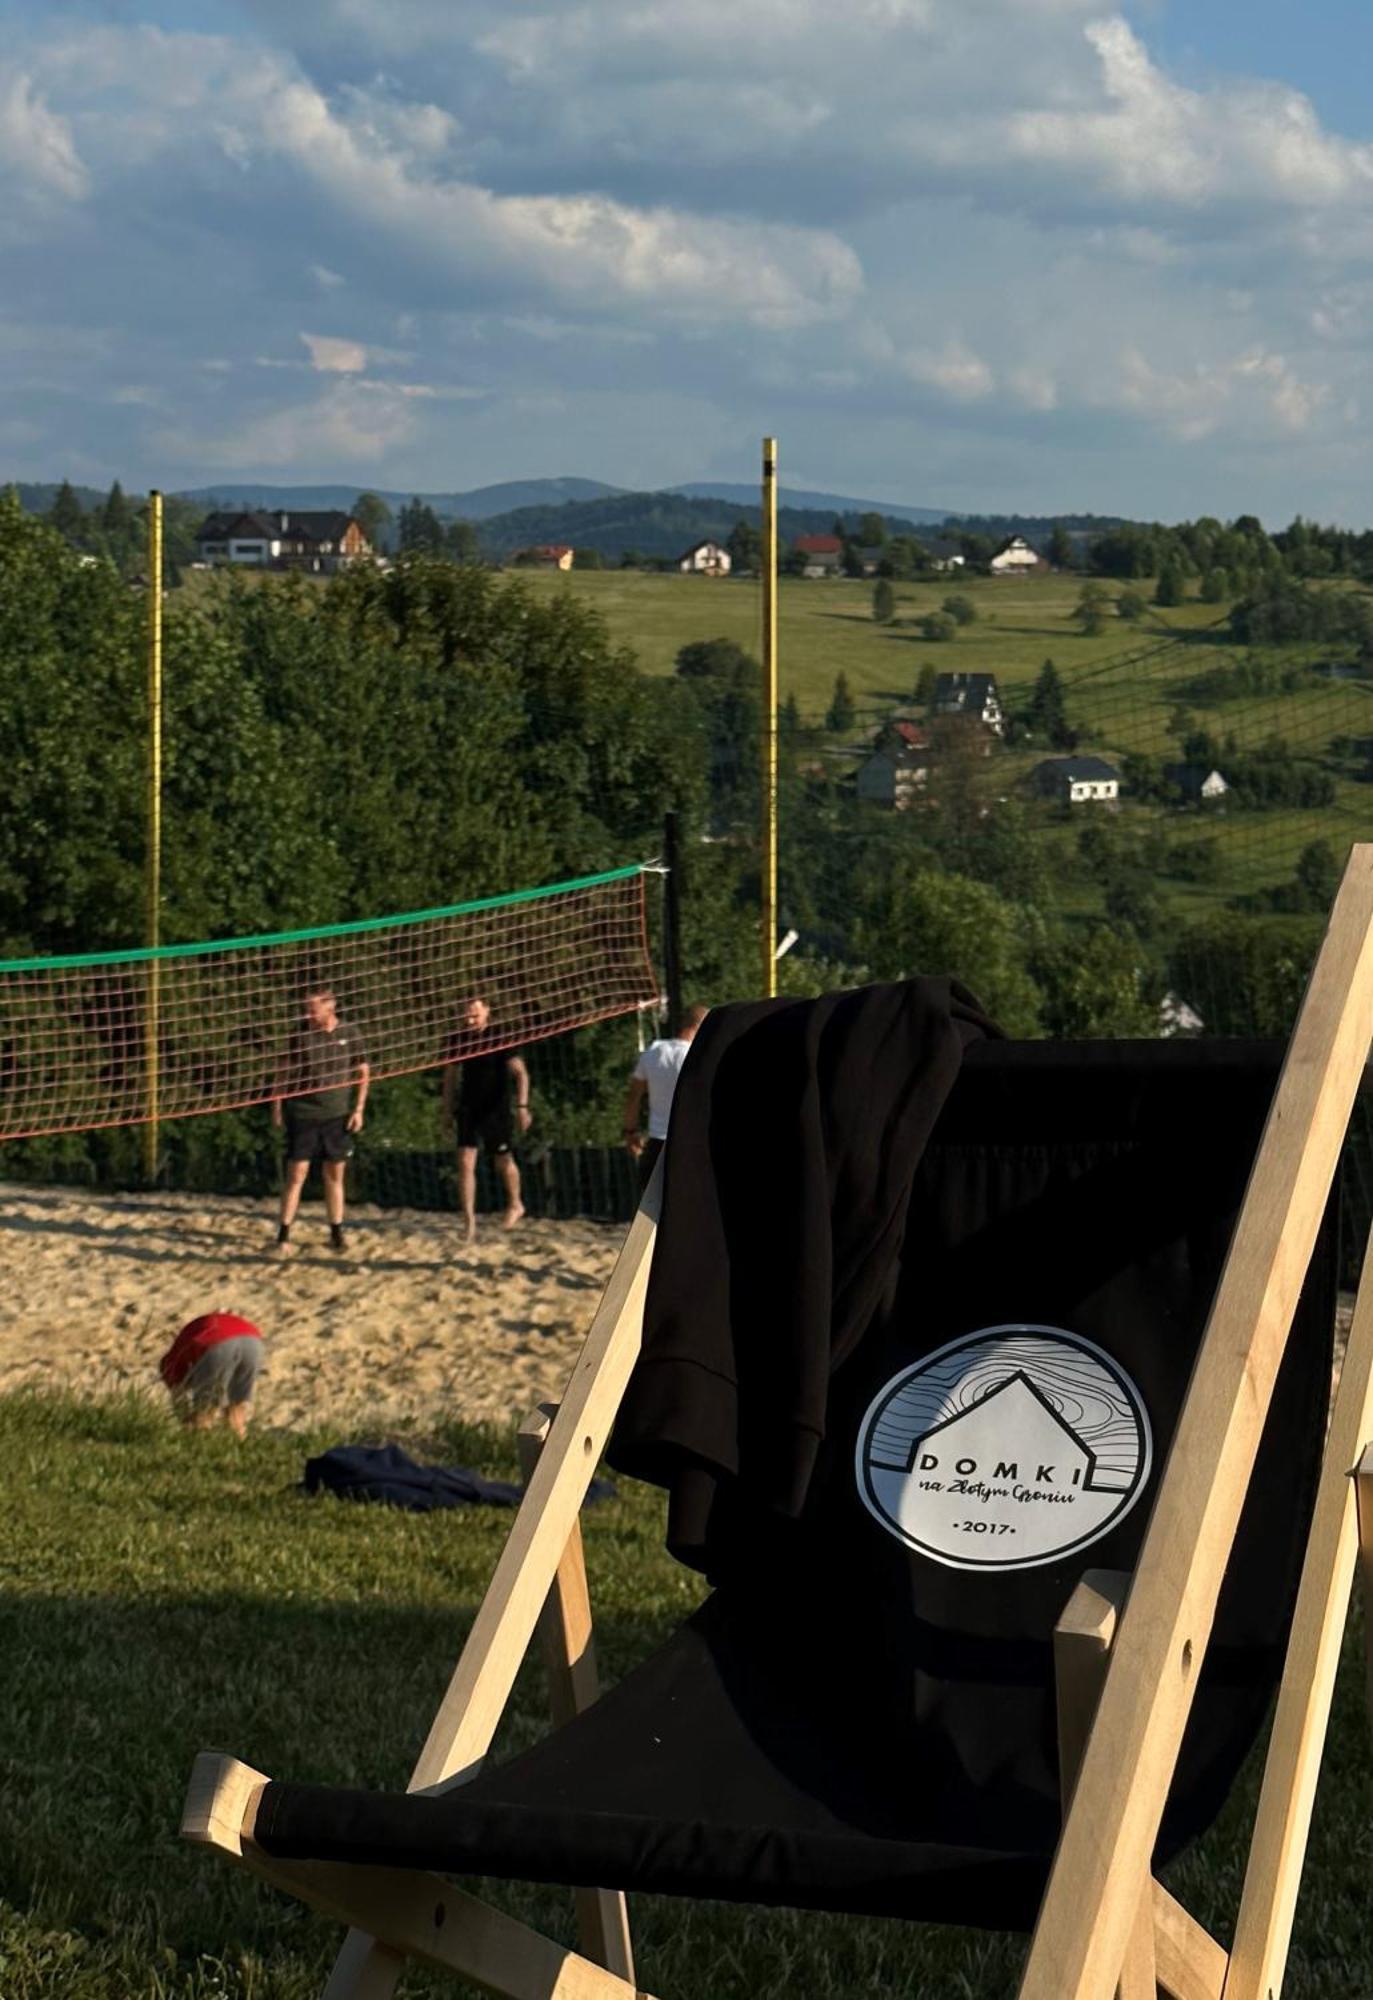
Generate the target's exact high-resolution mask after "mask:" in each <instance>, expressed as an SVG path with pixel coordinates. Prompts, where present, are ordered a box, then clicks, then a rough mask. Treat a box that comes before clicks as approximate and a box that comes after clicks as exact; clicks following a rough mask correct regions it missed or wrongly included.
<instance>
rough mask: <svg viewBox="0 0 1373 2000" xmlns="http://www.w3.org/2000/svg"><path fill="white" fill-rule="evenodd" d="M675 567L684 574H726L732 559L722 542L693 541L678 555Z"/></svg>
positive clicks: (731, 566)
mask: <svg viewBox="0 0 1373 2000" xmlns="http://www.w3.org/2000/svg"><path fill="white" fill-rule="evenodd" d="M677 567H678V569H679V570H680V571H681V572H682V574H683V575H684V576H728V575H729V573H730V571H731V570H732V569H733V567H734V561H733V558H732V557H731V555H730V552H729V550H728V549H727V548H726V547H725V546H724V544H723V543H722V542H693V543H692V545H691V547H690V548H689V549H685V550H683V552H682V554H681V555H679V556H678V558H677Z"/></svg>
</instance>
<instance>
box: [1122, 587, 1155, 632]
mask: <svg viewBox="0 0 1373 2000" xmlns="http://www.w3.org/2000/svg"><path fill="white" fill-rule="evenodd" d="M1148 608H1149V607H1148V606H1147V605H1146V603H1145V601H1144V593H1143V591H1140V590H1122V591H1121V593H1120V595H1119V597H1118V598H1117V599H1116V616H1117V618H1123V619H1125V621H1126V622H1127V624H1130V625H1134V624H1137V623H1138V622H1139V620H1140V619H1141V618H1142V617H1143V616H1144V614H1145V612H1146V611H1147V610H1148Z"/></svg>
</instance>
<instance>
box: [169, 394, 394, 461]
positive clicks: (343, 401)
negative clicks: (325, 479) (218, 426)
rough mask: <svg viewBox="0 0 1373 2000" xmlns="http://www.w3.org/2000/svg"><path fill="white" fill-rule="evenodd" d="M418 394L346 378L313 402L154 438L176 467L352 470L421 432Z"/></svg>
mask: <svg viewBox="0 0 1373 2000" xmlns="http://www.w3.org/2000/svg"><path fill="white" fill-rule="evenodd" d="M417 411H418V402H417V399H416V398H415V397H413V396H411V395H408V394H406V393H405V392H404V390H395V389H391V388H389V387H388V386H386V385H382V384H379V383H364V382H358V381H355V380H353V379H351V378H345V379H343V380H341V381H339V382H337V383H335V384H333V385H331V386H330V387H329V388H328V389H326V390H325V391H324V393H323V394H322V395H321V396H319V397H317V398H316V399H315V400H314V401H313V402H309V403H302V404H297V405H294V406H292V407H289V408H286V409H278V410H271V411H267V412H264V413H263V414H261V415H259V416H256V417H253V418H250V419H249V420H248V421H247V422H246V423H235V424H233V425H232V426H230V427H229V428H227V429H225V430H223V431H218V432H205V431H201V430H200V429H199V428H197V427H193V426H191V425H187V424H185V423H183V424H181V425H178V426H175V427H169V428H168V429H166V430H164V431H162V432H160V433H159V434H158V435H157V436H156V438H155V439H154V443H155V446H156V448H157V450H158V451H159V452H160V453H161V454H162V456H163V457H164V458H165V459H166V460H167V462H168V463H169V464H172V465H183V466H188V467H189V466H197V465H203V466H205V467H206V468H207V469H209V470H210V471H215V472H234V471H242V472H250V471H252V470H254V469H255V468H258V467H261V468H262V470H264V471H277V470H280V469H282V468H285V467H290V466H298V467H314V468H317V469H318V470H319V472H320V473H321V474H322V473H324V472H327V471H339V472H343V473H346V472H348V471H351V470H353V469H354V468H357V467H370V466H376V465H379V464H381V463H382V462H383V461H384V460H385V459H386V458H387V457H388V455H389V454H390V453H392V452H394V451H396V450H398V449H399V448H401V447H402V446H404V445H406V444H408V443H409V442H410V440H411V439H412V438H413V437H414V435H415V430H416V424H417V420H418V418H417Z"/></svg>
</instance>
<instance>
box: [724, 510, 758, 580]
mask: <svg viewBox="0 0 1373 2000" xmlns="http://www.w3.org/2000/svg"><path fill="white" fill-rule="evenodd" d="M725 547H726V549H727V550H728V551H729V559H730V563H731V565H732V567H733V568H734V569H736V570H741V571H743V572H744V573H745V574H748V573H751V572H752V571H754V570H756V569H758V568H759V567H760V566H761V564H762V560H763V537H762V536H761V534H760V533H759V532H758V530H757V528H755V526H754V525H753V523H752V521H748V520H745V519H744V518H743V516H742V515H741V516H740V518H739V519H738V520H737V521H736V522H735V523H734V526H733V527H732V528H731V529H730V531H729V540H728V541H727V542H726V543H725Z"/></svg>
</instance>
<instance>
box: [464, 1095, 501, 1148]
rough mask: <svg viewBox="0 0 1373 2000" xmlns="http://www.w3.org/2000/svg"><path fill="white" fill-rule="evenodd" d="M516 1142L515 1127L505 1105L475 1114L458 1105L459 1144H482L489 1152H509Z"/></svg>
mask: <svg viewBox="0 0 1373 2000" xmlns="http://www.w3.org/2000/svg"><path fill="white" fill-rule="evenodd" d="M514 1143H515V1128H514V1125H513V1124H512V1123H511V1118H510V1113H509V1111H508V1110H507V1109H506V1108H505V1106H504V1105H502V1106H500V1108H499V1109H497V1110H495V1111H484V1112H478V1113H476V1114H473V1113H471V1112H466V1111H464V1110H463V1108H462V1106H461V1105H459V1106H458V1144H459V1146H481V1147H483V1148H484V1149H485V1151H486V1152H487V1153H490V1154H496V1153H508V1152H509V1151H510V1148H511V1146H512V1145H513V1144H514Z"/></svg>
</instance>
